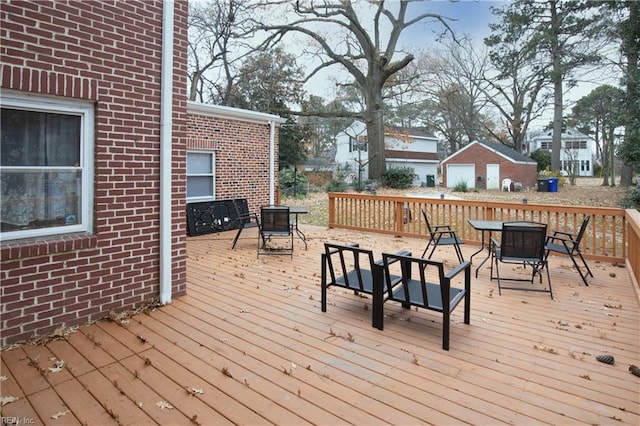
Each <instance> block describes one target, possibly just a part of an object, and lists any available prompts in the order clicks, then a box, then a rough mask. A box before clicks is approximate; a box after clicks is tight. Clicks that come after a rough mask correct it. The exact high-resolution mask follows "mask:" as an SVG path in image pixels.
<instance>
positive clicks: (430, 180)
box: [427, 175, 436, 187]
mask: <svg viewBox="0 0 640 426" xmlns="http://www.w3.org/2000/svg"><path fill="white" fill-rule="evenodd" d="M427 186H429V187H434V186H436V177H435V176H434V175H427Z"/></svg>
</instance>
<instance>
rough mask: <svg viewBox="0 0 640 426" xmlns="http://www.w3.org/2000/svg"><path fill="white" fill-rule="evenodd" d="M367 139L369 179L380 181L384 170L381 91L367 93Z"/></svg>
mask: <svg viewBox="0 0 640 426" xmlns="http://www.w3.org/2000/svg"><path fill="white" fill-rule="evenodd" d="M367 98H368V99H367V111H366V122H367V139H368V143H369V149H368V150H367V152H368V153H369V179H373V180H376V181H378V182H381V181H382V175H383V173H384V172H385V170H386V162H385V158H384V148H385V145H384V114H383V111H382V91H381V90H375V89H373V90H369V92H368V94H367Z"/></svg>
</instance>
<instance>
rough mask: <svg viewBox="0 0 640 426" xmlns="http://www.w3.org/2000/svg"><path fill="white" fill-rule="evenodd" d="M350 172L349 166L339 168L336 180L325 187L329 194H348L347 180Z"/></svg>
mask: <svg viewBox="0 0 640 426" xmlns="http://www.w3.org/2000/svg"><path fill="white" fill-rule="evenodd" d="M349 172H350V167H349V166H348V165H347V166H345V167H340V166H338V169H337V170H336V172H335V175H334V178H333V179H331V180H330V181H329V182H327V185H326V187H325V188H326V190H327V192H346V190H347V182H346V180H345V178H346V177H347V174H348V173H349Z"/></svg>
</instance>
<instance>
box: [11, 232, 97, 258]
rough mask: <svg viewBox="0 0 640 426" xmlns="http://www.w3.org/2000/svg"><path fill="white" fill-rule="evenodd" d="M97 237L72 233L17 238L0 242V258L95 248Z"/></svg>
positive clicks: (37, 255)
mask: <svg viewBox="0 0 640 426" xmlns="http://www.w3.org/2000/svg"><path fill="white" fill-rule="evenodd" d="M97 245H98V237H97V236H95V235H89V234H72V235H68V236H55V237H50V238H47V239H45V240H22V241H20V240H18V241H6V242H2V244H1V246H0V260H2V261H3V262H4V261H6V260H17V259H25V258H30V257H39V256H48V255H52V254H57V253H65V252H71V251H76V250H86V249H91V248H95V247H97Z"/></svg>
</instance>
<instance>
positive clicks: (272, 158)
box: [269, 121, 276, 205]
mask: <svg viewBox="0 0 640 426" xmlns="http://www.w3.org/2000/svg"><path fill="white" fill-rule="evenodd" d="M275 146H276V123H275V121H270V122H269V204H271V205H274V204H275V203H276V201H275V193H276V178H275V173H276V165H275V162H276V152H275Z"/></svg>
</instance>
